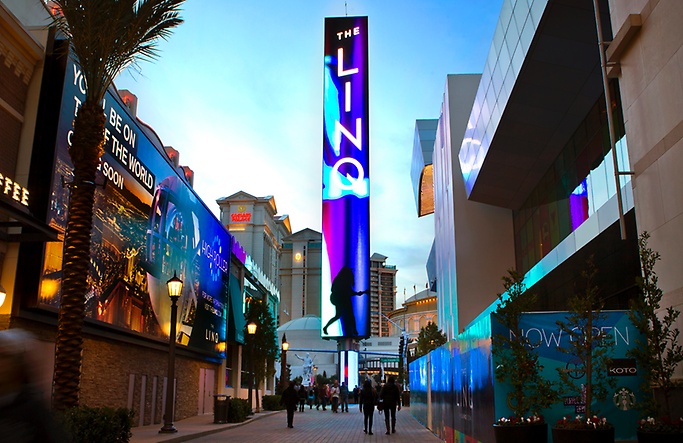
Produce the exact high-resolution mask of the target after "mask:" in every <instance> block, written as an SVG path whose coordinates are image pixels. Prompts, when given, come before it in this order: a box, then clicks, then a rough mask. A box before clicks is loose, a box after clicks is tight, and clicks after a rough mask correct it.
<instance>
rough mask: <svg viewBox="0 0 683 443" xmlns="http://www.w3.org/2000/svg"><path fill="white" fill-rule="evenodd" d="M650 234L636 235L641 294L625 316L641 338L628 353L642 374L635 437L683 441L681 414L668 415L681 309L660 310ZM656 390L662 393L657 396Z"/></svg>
mask: <svg viewBox="0 0 683 443" xmlns="http://www.w3.org/2000/svg"><path fill="white" fill-rule="evenodd" d="M649 238H650V235H649V234H648V233H647V232H643V233H642V234H641V235H640V237H639V238H638V250H639V254H640V266H641V271H642V277H640V278H638V279H637V284H638V287H639V288H640V297H638V298H636V299H634V300H632V301H631V303H630V306H629V308H630V309H629V312H628V316H629V319H630V320H631V322H632V323H633V325H634V326H635V328H636V329H637V330H638V331H639V332H640V333H641V334H642V337H643V340H636V346H635V347H634V348H633V349H631V350H630V351H629V352H628V354H627V355H628V356H629V357H632V358H634V359H635V360H636V365H637V367H638V370H639V371H642V376H643V389H642V392H643V396H644V399H643V402H642V403H641V407H640V409H641V412H642V413H643V416H644V417H647V418H643V419H642V420H640V421H639V423H638V441H639V442H641V443H647V442H654V441H656V442H657V443H669V442H679V443H680V442H682V441H683V424H682V420H681V418H678V419H671V418H670V417H671V412H672V410H671V400H672V399H671V394H672V393H673V391H674V389H676V388H677V387H680V383H677V382H676V381H674V380H673V375H674V372H675V370H676V366H677V365H679V364H680V363H681V362H682V361H683V346H681V344H680V342H679V334H680V331H679V330H678V328H676V327H675V324H676V320H677V319H678V316H679V315H680V312H679V311H677V310H676V309H674V308H673V307H668V308H667V309H665V310H662V309H661V307H660V304H661V301H662V296H663V295H664V294H663V292H662V290H661V289H660V288H659V285H658V279H657V274H656V273H655V271H654V268H655V264H656V263H657V261H659V259H660V256H659V253H657V252H655V251H653V250H652V249H650V248H649V247H648V240H649ZM657 391H659V393H660V394H661V395H660V396H657V395H656V393H657Z"/></svg>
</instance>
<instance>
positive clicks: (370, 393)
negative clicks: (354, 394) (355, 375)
mask: <svg viewBox="0 0 683 443" xmlns="http://www.w3.org/2000/svg"><path fill="white" fill-rule="evenodd" d="M376 404H377V391H375V388H373V387H372V383H370V380H365V383H363V389H360V390H359V392H358V408H359V409H360V411H361V412H362V413H363V432H365V433H366V434H368V435H372V419H373V417H374V415H375V405H376ZM368 428H369V430H370V432H368Z"/></svg>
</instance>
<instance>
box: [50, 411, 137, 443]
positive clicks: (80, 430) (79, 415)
mask: <svg viewBox="0 0 683 443" xmlns="http://www.w3.org/2000/svg"><path fill="white" fill-rule="evenodd" d="M133 415H134V412H133V411H132V410H130V409H127V408H117V409H114V408H90V407H88V406H79V407H77V408H72V409H69V410H67V411H66V412H65V413H64V415H63V421H64V427H65V428H66V431H67V432H68V433H70V434H71V437H72V438H73V441H74V443H127V442H129V441H130V437H131V436H132V435H133V434H132V433H131V432H130V428H131V426H132V425H133Z"/></svg>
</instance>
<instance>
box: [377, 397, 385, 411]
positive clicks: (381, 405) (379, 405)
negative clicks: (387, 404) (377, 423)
mask: <svg viewBox="0 0 683 443" xmlns="http://www.w3.org/2000/svg"><path fill="white" fill-rule="evenodd" d="M377 410H378V411H383V410H384V400H382V399H381V398H380V399H379V401H377Z"/></svg>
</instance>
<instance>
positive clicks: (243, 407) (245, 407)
mask: <svg viewBox="0 0 683 443" xmlns="http://www.w3.org/2000/svg"><path fill="white" fill-rule="evenodd" d="M250 412H251V408H250V407H249V403H248V402H247V401H246V400H245V399H243V398H232V399H230V403H229V404H228V421H229V422H230V423H241V422H243V421H244V420H246V419H247V416H248V415H249V413H250Z"/></svg>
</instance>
